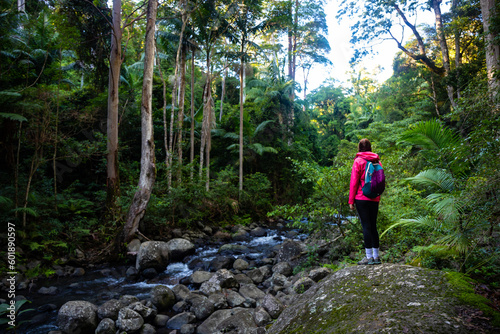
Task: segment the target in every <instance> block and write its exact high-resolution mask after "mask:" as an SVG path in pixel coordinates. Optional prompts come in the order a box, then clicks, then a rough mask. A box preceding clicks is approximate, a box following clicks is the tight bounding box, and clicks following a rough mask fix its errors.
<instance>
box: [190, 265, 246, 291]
mask: <svg viewBox="0 0 500 334" xmlns="http://www.w3.org/2000/svg"><path fill="white" fill-rule="evenodd" d="M239 285H240V284H239V283H238V281H236V279H235V278H234V276H233V274H231V272H230V271H229V270H226V269H221V270H218V271H217V272H216V273H215V275H214V276H212V278H210V279H209V280H208V281H206V282H205V283H203V284H202V285H201V287H200V292H201V293H203V294H205V295H207V296H209V295H211V294H212V293H217V292H221V291H222V289H223V288H229V289H230V288H239Z"/></svg>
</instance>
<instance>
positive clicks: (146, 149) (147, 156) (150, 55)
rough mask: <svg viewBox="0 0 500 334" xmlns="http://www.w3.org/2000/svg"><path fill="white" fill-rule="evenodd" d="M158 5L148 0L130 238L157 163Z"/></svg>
mask: <svg viewBox="0 0 500 334" xmlns="http://www.w3.org/2000/svg"><path fill="white" fill-rule="evenodd" d="M157 9H158V1H157V0H149V1H148V10H147V23H146V42H145V55H144V76H143V84H142V102H141V120H142V121H141V133H142V140H141V142H142V145H141V173H140V176H139V184H138V188H137V191H136V193H135V195H134V199H133V200H132V204H131V205H130V209H129V212H128V215H127V221H126V223H125V226H124V230H123V241H124V242H128V241H130V240H132V238H133V237H134V235H135V233H136V232H137V229H138V226H139V222H140V220H141V219H142V217H144V214H145V213H146V208H147V206H148V203H149V198H150V197H151V192H152V190H153V185H154V183H155V179H156V163H155V151H154V148H155V146H154V138H153V107H152V99H153V97H152V92H153V68H154V58H155V28H156V13H157Z"/></svg>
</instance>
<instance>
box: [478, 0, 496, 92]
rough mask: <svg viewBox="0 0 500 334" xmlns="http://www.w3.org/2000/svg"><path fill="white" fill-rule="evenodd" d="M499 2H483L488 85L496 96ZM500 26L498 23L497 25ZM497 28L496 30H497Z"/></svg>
mask: <svg viewBox="0 0 500 334" xmlns="http://www.w3.org/2000/svg"><path fill="white" fill-rule="evenodd" d="M496 3H497V1H495V0H481V13H482V15H483V27H484V32H485V34H486V35H485V37H486V38H485V39H486V45H485V51H486V69H487V73H488V84H489V86H490V90H491V92H492V93H493V95H494V96H496V92H497V90H498V88H499V81H498V73H497V72H498V70H499V66H500V45H499V43H498V27H495V21H494V20H498V18H497V16H498V9H497V6H498V5H497V4H496ZM497 25H498V23H497ZM495 28H496V29H495Z"/></svg>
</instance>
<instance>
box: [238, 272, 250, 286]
mask: <svg viewBox="0 0 500 334" xmlns="http://www.w3.org/2000/svg"><path fill="white" fill-rule="evenodd" d="M234 279H235V280H236V281H237V282H238V283H240V284H253V281H252V279H251V278H250V277H248V276H247V275H245V274H237V275H235V276H234Z"/></svg>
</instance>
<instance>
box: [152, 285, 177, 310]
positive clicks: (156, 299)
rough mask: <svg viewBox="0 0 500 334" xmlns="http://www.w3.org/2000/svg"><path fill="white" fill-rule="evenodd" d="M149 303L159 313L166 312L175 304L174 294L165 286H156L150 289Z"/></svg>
mask: <svg viewBox="0 0 500 334" xmlns="http://www.w3.org/2000/svg"><path fill="white" fill-rule="evenodd" d="M151 302H152V303H153V305H154V306H156V307H157V308H158V310H159V311H162V310H167V309H169V308H171V307H172V306H174V304H175V302H176V298H175V294H174V292H173V291H172V290H171V289H170V288H169V287H167V286H165V285H157V286H155V287H154V288H153V289H151Z"/></svg>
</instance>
